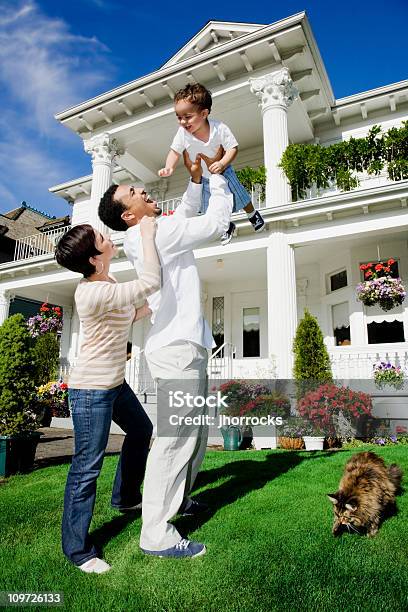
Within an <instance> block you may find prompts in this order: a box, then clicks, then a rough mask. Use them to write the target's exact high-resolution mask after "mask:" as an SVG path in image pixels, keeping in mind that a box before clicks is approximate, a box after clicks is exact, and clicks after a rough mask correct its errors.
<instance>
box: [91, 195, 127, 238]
mask: <svg viewBox="0 0 408 612" xmlns="http://www.w3.org/2000/svg"><path fill="white" fill-rule="evenodd" d="M117 188H118V186H117V185H111V186H110V187H108V189H107V190H106V191H105V193H104V194H103V196H102V197H101V200H100V202H99V208H98V215H99V218H100V220H101V221H102V222H103V223H104V224H105V225H107V226H108V227H110V228H111V229H113V230H115V231H116V232H125V231H126V230H127V228H128V226H127V225H126V223H125V221H124V220H123V219H122V218H121V214H122V213H123V212H125V210H126V206H125V205H124V204H123V202H122V201H121V200H115V197H114V196H115V193H116V190H117Z"/></svg>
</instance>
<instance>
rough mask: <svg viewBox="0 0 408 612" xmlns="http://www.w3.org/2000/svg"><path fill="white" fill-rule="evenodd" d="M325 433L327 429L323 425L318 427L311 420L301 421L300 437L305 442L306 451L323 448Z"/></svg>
mask: <svg viewBox="0 0 408 612" xmlns="http://www.w3.org/2000/svg"><path fill="white" fill-rule="evenodd" d="M326 434H327V431H326V430H325V429H324V428H323V427H320V426H319V425H317V424H316V423H313V422H312V421H310V422H309V423H307V422H305V423H303V426H302V437H303V440H304V443H305V449H306V450H307V451H314V450H323V447H324V440H325V437H326Z"/></svg>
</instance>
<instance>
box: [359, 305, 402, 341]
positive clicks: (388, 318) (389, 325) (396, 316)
mask: <svg viewBox="0 0 408 612" xmlns="http://www.w3.org/2000/svg"><path fill="white" fill-rule="evenodd" d="M403 321H404V320H403V309H402V306H398V307H397V308H395V311H394V312H384V311H383V310H381V308H380V307H379V306H377V305H376V306H370V308H368V309H367V314H366V324H367V338H368V344H392V343H393V342H405V335H404V322H403Z"/></svg>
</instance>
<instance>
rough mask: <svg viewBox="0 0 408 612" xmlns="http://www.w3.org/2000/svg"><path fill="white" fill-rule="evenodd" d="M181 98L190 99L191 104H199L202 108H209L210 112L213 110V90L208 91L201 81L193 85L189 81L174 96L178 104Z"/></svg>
mask: <svg viewBox="0 0 408 612" xmlns="http://www.w3.org/2000/svg"><path fill="white" fill-rule="evenodd" d="M180 100H188V102H191V104H195V105H196V106H198V108H199V109H200V110H205V109H207V110H208V112H209V113H210V112H211V106H212V97H211V91H208V89H206V88H205V87H204V85H201V83H194V84H193V85H192V84H191V83H189V84H188V85H186V86H185V87H183V89H179V90H178V92H177V93H176V95H175V96H174V103H175V104H176V102H180Z"/></svg>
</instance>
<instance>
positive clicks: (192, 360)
mask: <svg viewBox="0 0 408 612" xmlns="http://www.w3.org/2000/svg"><path fill="white" fill-rule="evenodd" d="M202 158H203V159H204V161H205V162H206V163H207V165H211V163H212V162H213V161H214V160H213V159H211V160H210V159H209V158H205V156H202ZM184 162H185V165H186V167H187V169H188V171H189V172H190V175H191V180H190V182H189V185H188V187H187V191H186V192H185V194H184V195H183V198H182V202H181V204H180V205H179V206H178V208H177V209H176V211H175V213H174V214H173V215H171V216H168V217H163V218H162V219H159V221H158V227H157V234H156V246H157V249H158V252H159V257H160V259H161V263H162V274H163V280H162V288H161V290H160V292H157V293H156V294H154V295H153V296H151V298H149V300H148V301H149V306H150V308H151V310H152V323H153V326H152V328H151V330H150V333H149V335H148V337H147V340H146V344H145V355H146V359H147V362H148V365H149V368H150V372H151V374H152V376H153V378H155V379H156V380H158V397H159V396H160V391H161V389H162V388H163V389H165V388H166V383H165V381H166V380H169V379H172V381H181V380H184V381H185V380H188V384H189V390H190V391H192V392H193V394H195V395H200V396H205V394H206V385H207V373H206V370H207V361H208V349H210V348H212V346H213V338H212V335H211V331H210V328H209V325H208V323H207V321H206V320H205V319H204V317H203V315H202V312H201V299H200V297H201V296H200V279H199V275H198V270H197V267H196V264H195V260H194V254H193V249H196V248H198V247H200V246H203V245H204V244H206V243H208V241H210V240H215V239H217V238H219V237H220V236H221V235H222V234H223V232H225V231H226V230H227V229H228V226H229V220H230V216H231V212H232V206H233V198H232V194H231V192H230V191H229V188H228V185H227V182H226V180H225V179H224V177H223V176H222V175H219V174H218V175H217V174H213V175H211V178H210V190H211V197H210V203H209V207H208V210H207V212H206V214H205V215H201V216H197V214H198V211H199V209H200V206H201V191H202V184H201V175H202V169H201V160H200V159H199V157H197V159H196V160H194V162H191V160H190V159H189V158H188V155H187V154H185V156H184ZM160 213H161V211H160V209H159V208H158V207H157V203H156V202H154V201H152V200H150V198H149V197H148V195H147V194H146V192H145V191H144V190H143V189H138V188H135V187H133V186H131V185H119V186H112V187H110V188H109V189H108V190H107V192H106V193H105V195H104V196H103V198H102V199H101V203H100V205H99V216H100V218H101V220H102V221H103V222H104V223H105V224H106V225H107V226H108V227H110V228H112V229H114V230H118V231H121V230H126V235H125V240H124V249H125V253H126V255H127V257H128V259H129V260H130V261H131V262H132V263H133V265H134V266H135V268H136V270H138V269H139V266H140V264H141V262H142V261H143V252H142V248H141V241H140V232H139V222H140V220H141V219H142V217H143V216H144V215H150V216H153V215H156V216H158V215H160ZM159 379H160V380H159ZM159 410H160V406H159V402H158V411H159ZM202 413H203V408H201V409H200V408H196V409H195V412H194V410H193V412H191V411H190V412H189V414H190V415H191V416H194V415H200V414H202ZM207 436H208V427H205V426H204V425H201V426H198V427H196V428H195V429H194V430H192V431H191V430H190V432H189V434H188V435H186V434H184V435H180V432H178V435H174V434H173V435H172V437H162V436H159V435H158V436H157V438H156V439H155V441H154V443H153V446H152V448H151V451H150V454H149V458H148V462H147V466H146V474H145V483H144V490H143V503H142V517H143V525H142V531H141V536H140V546H141V548H142V550H143V552H145V553H146V554H150V555H155V556H159V557H174V558H183V557H196V556H200V555H203V554H205V552H206V549H205V546H204V544H201V543H199V542H192V541H189V540H186V539H183V538H182V537H181V536H180V534H179V533H178V531H177V529H176V528H175V527H174V525H171V524H170V523H169V522H168V521H169V520H170V519H171V518H172V517H173V516H174V515H175V514H177V512H178V511H180V512H181V513H184V514H190V515H191V514H196V513H197V512H198V511H200V510H201V509H202V508H200V506H201V504H199V503H198V502H195V501H193V500H191V499H190V498H189V497H188V494H189V492H190V490H191V487H192V485H193V483H194V480H195V477H196V475H197V472H198V470H199V467H200V465H201V462H202V460H203V458H204V454H205V449H206V445H207Z"/></svg>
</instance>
